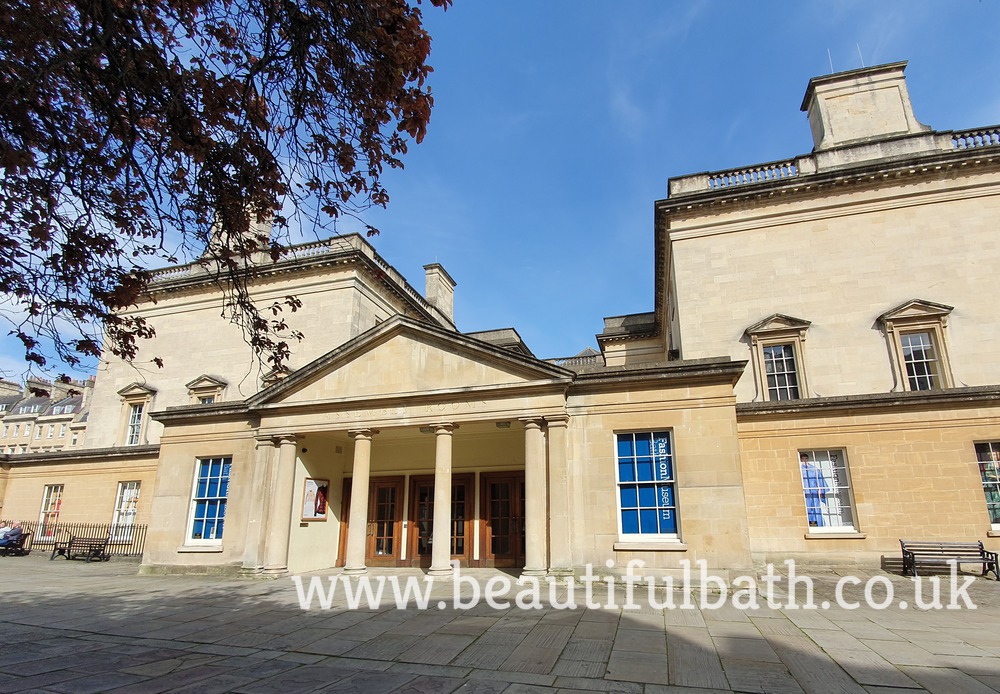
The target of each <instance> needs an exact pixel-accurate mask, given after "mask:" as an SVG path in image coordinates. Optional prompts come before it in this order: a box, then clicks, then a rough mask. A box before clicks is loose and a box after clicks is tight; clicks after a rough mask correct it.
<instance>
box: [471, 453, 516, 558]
mask: <svg viewBox="0 0 1000 694" xmlns="http://www.w3.org/2000/svg"><path fill="white" fill-rule="evenodd" d="M498 478H500V479H503V478H506V479H512V480H513V481H514V492H515V493H514V494H512V496H511V503H516V504H518V505H520V504H521V499H520V495H519V494H517V493H516V492H517V489H518V488H517V483H518V482H520V484H521V485H524V470H494V471H490V472H480V473H479V518H478V519H477V522H478V524H479V561H478V562H476V566H482V567H495V566H497V564H496V559H495V558H494V557H493V555H492V553H491V552H490V547H491V542H490V540H491V539H492V533H491V532H490V530H489V514H490V507H489V503H488V495H487V485H488V484H489V482H490V480H494V479H498ZM515 499H516V501H515ZM519 510H520V514H519V515H520V521H521V527H522V528H523V526H524V508H523V506H522V507H521V508H520V509H519ZM515 517H516V516H515ZM520 532H521V531H520V529H519V530H516V531H515V533H517V534H516V535H515V537H517V542H521V540H520ZM520 549H521V552H520V556H518V555H517V554H515V555H514V559H513V562H514V566H512V567H503V566H501V567H500V568H523V564H524V543H521V548H520ZM518 562H520V563H521V566H520V567H518V566H517V563H518Z"/></svg>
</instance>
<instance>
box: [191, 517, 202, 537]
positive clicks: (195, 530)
mask: <svg viewBox="0 0 1000 694" xmlns="http://www.w3.org/2000/svg"><path fill="white" fill-rule="evenodd" d="M203 529H204V524H203V523H202V521H200V520H195V522H194V525H193V526H192V527H191V537H192V539H195V540H200V539H201V538H202V531H203Z"/></svg>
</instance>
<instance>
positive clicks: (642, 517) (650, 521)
mask: <svg viewBox="0 0 1000 694" xmlns="http://www.w3.org/2000/svg"><path fill="white" fill-rule="evenodd" d="M639 523H640V525H641V526H642V530H641V532H642V533H643V534H646V533H653V534H655V533H658V532H660V530H659V526H658V525H657V523H656V510H655V509H648V510H643V511H639Z"/></svg>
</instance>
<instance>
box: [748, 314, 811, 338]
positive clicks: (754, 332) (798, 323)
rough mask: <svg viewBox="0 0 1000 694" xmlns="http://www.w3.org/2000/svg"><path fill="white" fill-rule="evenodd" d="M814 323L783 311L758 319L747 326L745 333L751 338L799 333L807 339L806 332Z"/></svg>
mask: <svg viewBox="0 0 1000 694" xmlns="http://www.w3.org/2000/svg"><path fill="white" fill-rule="evenodd" d="M810 325H812V323H810V322H809V321H807V320H802V319H801V318H793V317H792V316H786V315H785V314H783V313H772V314H771V315H770V316H768V317H767V318H765V319H764V320H761V321H758V322H756V323H754V324H753V325H751V326H750V327H749V328H747V329H746V330H745V331H744V333H745V334H746V335H748V336H749V337H751V338H756V337H771V336H777V335H782V334H787V335H798V336H799V337H800V338H802V339H805V332H806V330H808V329H809V326H810Z"/></svg>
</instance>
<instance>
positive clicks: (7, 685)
mask: <svg viewBox="0 0 1000 694" xmlns="http://www.w3.org/2000/svg"><path fill="white" fill-rule="evenodd" d="M81 677H84V675H83V673H80V672H73V671H71V670H55V671H52V672H43V673H41V674H39V675H31V676H30V677H17V678H14V677H7V678H5V681H4V682H3V683H2V684H0V691H2V692H3V693H4V694H15V692H25V691H28V690H31V689H41V688H43V687H48V686H49V685H52V684H57V683H59V682H66V681H69V680H74V679H79V678H81Z"/></svg>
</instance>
